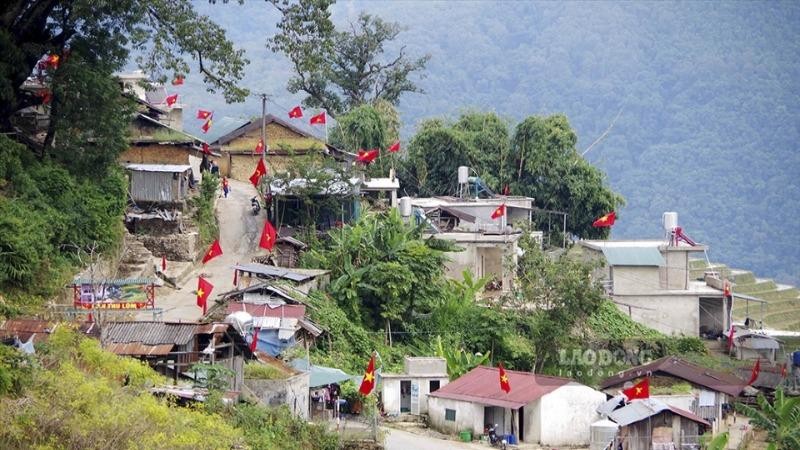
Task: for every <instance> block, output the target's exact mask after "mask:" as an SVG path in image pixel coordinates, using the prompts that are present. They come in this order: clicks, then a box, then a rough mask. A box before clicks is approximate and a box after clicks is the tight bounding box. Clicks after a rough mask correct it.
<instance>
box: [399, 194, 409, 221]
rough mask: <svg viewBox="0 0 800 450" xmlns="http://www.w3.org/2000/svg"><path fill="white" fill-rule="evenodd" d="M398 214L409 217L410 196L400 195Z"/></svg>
mask: <svg viewBox="0 0 800 450" xmlns="http://www.w3.org/2000/svg"><path fill="white" fill-rule="evenodd" d="M400 215H401V216H402V217H411V197H400Z"/></svg>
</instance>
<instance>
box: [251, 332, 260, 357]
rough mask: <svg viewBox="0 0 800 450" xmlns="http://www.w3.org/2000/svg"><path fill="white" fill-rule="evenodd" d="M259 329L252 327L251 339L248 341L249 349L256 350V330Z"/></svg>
mask: <svg viewBox="0 0 800 450" xmlns="http://www.w3.org/2000/svg"><path fill="white" fill-rule="evenodd" d="M259 331H260V330H259V329H258V328H253V341H252V342H250V351H251V352H254V351H256V347H258V332H259Z"/></svg>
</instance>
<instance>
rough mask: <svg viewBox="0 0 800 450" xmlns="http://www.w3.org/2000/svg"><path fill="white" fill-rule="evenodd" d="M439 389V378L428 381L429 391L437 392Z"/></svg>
mask: <svg viewBox="0 0 800 450" xmlns="http://www.w3.org/2000/svg"><path fill="white" fill-rule="evenodd" d="M438 390H439V380H431V381H430V383H428V392H436V391H438Z"/></svg>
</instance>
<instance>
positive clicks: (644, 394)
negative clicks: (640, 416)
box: [622, 378, 650, 401]
mask: <svg viewBox="0 0 800 450" xmlns="http://www.w3.org/2000/svg"><path fill="white" fill-rule="evenodd" d="M622 395H624V396H625V397H628V400H629V401H630V400H635V399H637V398H650V378H645V379H644V380H642V381H640V382H638V383H636V384H635V385H634V386H633V387H632V388H630V389H625V390H623V391H622Z"/></svg>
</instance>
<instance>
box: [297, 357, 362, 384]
mask: <svg viewBox="0 0 800 450" xmlns="http://www.w3.org/2000/svg"><path fill="white" fill-rule="evenodd" d="M290 365H291V366H292V367H294V368H295V369H297V370H302V371H304V372H309V371H310V372H311V377H310V380H309V383H308V386H309V387H311V388H315V387H320V386H327V385H329V384H331V383H342V382H345V381H347V380H349V379H350V378H351V376H350V375H348V374H346V373H345V372H344V371H343V370H341V369H336V368H333V367H324V366H317V365H314V364H311V368H310V370H309V364H308V360H307V359H305V358H298V359H295V360H293V361H292V362H291V363H290Z"/></svg>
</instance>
